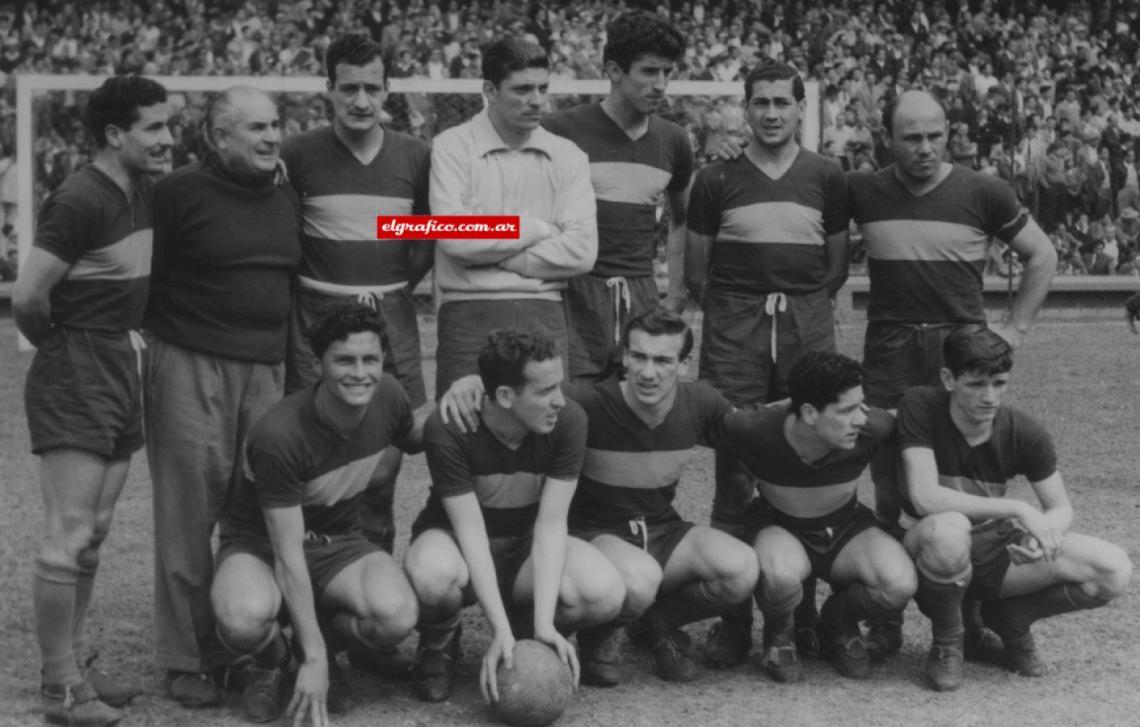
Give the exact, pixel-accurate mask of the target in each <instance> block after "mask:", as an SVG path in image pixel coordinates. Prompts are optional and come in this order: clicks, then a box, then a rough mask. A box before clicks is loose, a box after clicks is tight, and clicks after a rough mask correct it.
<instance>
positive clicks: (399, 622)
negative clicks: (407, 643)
mask: <svg viewBox="0 0 1140 727" xmlns="http://www.w3.org/2000/svg"><path fill="white" fill-rule="evenodd" d="M419 617H420V604H419V601H418V600H417V599H416V594H415V593H414V592H413V591H412V589H411V588H407V587H404V588H386V589H384V591H382V592H379V593H370V594H369V595H368V613H367V614H365V618H366V619H368V620H369V621H372V622H374V623H376V624H377V625H378V626H380V627H381V628H382V629H383V630H384V631H386V632H388V633H393V634H395V633H400V634H404V635H407V634H409V633H411V631H412V629H414V628H415V626H416V621H418V620H419Z"/></svg>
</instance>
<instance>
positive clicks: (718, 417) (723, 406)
mask: <svg viewBox="0 0 1140 727" xmlns="http://www.w3.org/2000/svg"><path fill="white" fill-rule="evenodd" d="M692 387H693V388H692V391H693V396H694V397H695V398H696V400H697V411H698V412H699V413H700V437H699V439H698V442H699V443H700V444H703V445H704V446H706V447H714V446H715V445H714V444H713V442H714V441H716V439H717V436H718V434H719V432H720V429H721V427H722V426H723V424H724V420H725V418H726V417H727V416H728V415H729V414H730V413H732V411H733V406H732V404H730V403H728V399H726V398H725V397H724V394H722V393H720V392H719V391H717V390H716V389H714V388H713V387H712V386H711V385H710V384H709V383H708V382H706V381H696V382H694V383H693V384H692Z"/></svg>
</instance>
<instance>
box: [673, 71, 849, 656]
mask: <svg viewBox="0 0 1140 727" xmlns="http://www.w3.org/2000/svg"><path fill="white" fill-rule="evenodd" d="M744 96H745V106H746V117H747V119H748V124H749V126H750V127H751V128H752V135H753V137H754V138H755V143H753V144H749V145H748V147H746V149H745V150H744V153H743V154H742V155H740V156H738V157H737V158H736V159H733V160H731V161H723V162H717V163H715V164H712V165H709V166H707V167H705V168H704V169H702V170H701V171H700V172H699V173H698V174H697V178H696V181H694V183H693V191H692V195H691V197H690V203H689V242H688V246H687V250H686V256H685V257H686V259H685V276H686V278H687V281H688V284H689V289H690V291H691V292H692V295H693V296H694V297H695V298H696V299H697V300H700V301H701V309H702V310H703V311H704V321H705V323H704V330H703V338H702V341H701V362H700V377H701V378H702V379H704V380H705V381H708V382H709V383H711V384H712V385H713V386H715V387H716V388H717V389H718V390H719V391H720V392H721V393H723V394H724V395H725V396H727V397H728V399H729V401H731V402H732V403H733V404H734V405H736V406H742V407H743V406H755V405H758V404H764V403H766V402H770V401H775V400H777V399H781V398H784V397H785V396H786V395H787V374H786V371H787V369H788V366H789V365H790V364H792V363H793V362H794V361H795V360H796V359H797V358H799V356H800V355H801V354H803V353H804V352H805V351H834V350H835V317H834V314H833V312H832V310H833V309H832V303H831V299H832V298H833V297H834V296H835V293H836V292H837V291H838V290H839V288H840V287H842V285H843V282H844V281H845V280H846V279H847V228H848V224H849V222H850V219H849V216H848V210H847V185H846V181H845V180H844V178H843V172H842V171H841V170H840V169H839V168H838V167H837V166H836V165H834V164H832V163H831V162H829V161H828V160H827V159H825V158H824V157H822V156H820V155H818V154H815V153H813V152H810V151H808V150H806V149H803V148H801V147H800V145H799V144H798V143H797V141H796V135H797V133H798V132H799V126H800V119H801V118H802V116H803V112H804V84H803V80H802V79H801V78H800V76H799V73H798V72H797V71H796V70H795V69H794V68H792V67H791V66H788V65H784V64H778V63H766V64H762V65H760V66H758V67H756V68H755V69H753V70H752V71H751V72H750V73H749V74H748V77H747V78H746V79H745V82H744ZM781 366H782V367H783V368H782V370H781ZM754 487H755V485H754V481H753V478H752V477H751V476H750V475H749V473H748V472H747V471H745V470H744V468H743V467H742V465H741V464H740V462H739V461H737V460H734V459H732V458H731V457H728V456H727V455H726V454H724V453H722V452H718V453H717V458H716V496H715V498H714V500H713V510H712V522H713V523H714V525H716V526H717V527H722V528H724V529H726V530H728V531H730V532H733V531H736V532H738V533H739V534H743V533H742V532H741V531H740V526H741V518H742V517H743V515H744V510H745V507H746V505H747V504H748V501H749V500H750V499H751V497H752V493H753V491H754ZM813 580H814V579H813ZM814 593H815V591H814V588H809V589H808V592H807V593H806V594H805V600H807V601H809V602H810V603H809V604H808V605H810V606H812V608H811V609H810V610H811V613H813V614H814ZM801 625H803V626H811V625H813V624H810V623H804V624H801ZM751 626H752V610H751V605H749V604H747V603H746V604H744V605H743V606H742V610H741V611H740V612H739V613H734V614H732V615H731V616H730V617H729V618H727V619H725V621H724V622H723V623H722V624H721V625H720V626H719V627H718V629H717V631H715V632H714V638H713V639H712V641H711V642H710V644H709V650H708V654H707V658H708V661H709V662H710V663H711V664H713V665H715V666H731V665H734V664H738V663H740V662H742V661H744V659H745V657H746V656H747V655H748V650H749V649H750V648H751V643H752V637H751V634H752V628H751Z"/></svg>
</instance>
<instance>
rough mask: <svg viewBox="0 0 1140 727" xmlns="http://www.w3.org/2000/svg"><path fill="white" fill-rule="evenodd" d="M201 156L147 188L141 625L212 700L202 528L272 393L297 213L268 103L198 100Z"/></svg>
mask: <svg viewBox="0 0 1140 727" xmlns="http://www.w3.org/2000/svg"><path fill="white" fill-rule="evenodd" d="M207 136H208V138H209V141H210V144H211V146H212V151H211V152H210V153H209V154H208V155H207V156H206V158H205V159H204V160H203V161H201V162H199V163H196V164H193V165H191V166H188V167H183V168H182V169H179V170H177V171H175V172H174V173H173V174H171V175H169V176H168V177H166V178H165V179H163V180H161V181H160V182H159V183H158V184H157V185H156V187H155V193H154V218H155V226H154V228H155V229H154V260H153V267H152V278H151V280H152V288H151V297H150V302H149V306H148V310H147V316H146V328H147V330H148V331H149V334H150V335H149V339H148V346H149V350H148V360H147V366H146V371H145V372H144V379H145V388H146V404H145V407H146V410H145V422H146V442H147V459H148V460H149V462H150V473H151V480H152V481H153V483H154V519H155V523H154V531H155V571H156V577H155V632H156V658H157V663H158V666H159V667H160V668H162V669H165V670H166V672H167V678H166V687H167V692H168V693H169V694H170V696H171V697H173V698H174V699H175V700H177V701H178V702H179V703H181V704H183V705H184V706H188V707H202V706H210V705H214V704H219V703H220V702H221V699H222V694H221V691H220V689H219V688H218V687H217V686H215V685H214V684H213V683H211V682H210V681H209V680H208V679H206V678H205V676H204V674H205V672H206V671H207V669H208V668H209V667H210V666H211V665H210V664H208V663H206V662H205V660H204V659H203V657H204V655H205V654H204V652H205V648H204V646H205V644H207V643H208V642H209V640H210V639H211V637H212V635H213V633H214V622H213V615H212V612H211V609H210V600H209V592H210V579H211V575H212V573H213V568H214V563H213V554H212V551H211V548H210V535H211V533H212V532H213V529H214V525H215V524H216V523H217V521H218V519H219V517H220V515H221V509H222V506H223V505H224V503H225V502H226V498H227V495H228V493H229V491H230V488H231V486H232V484H233V483H234V482H235V481H236V480H237V479H238V478H240V476H241V472H242V463H241V461H240V447H241V444H242V442H243V441H244V439H245V437H246V433H247V431H248V430H249V427H250V426H251V425H252V424H253V423H254V422H255V421H256V420H257V418H258V416H259V415H260V414H261V413H262V412H264V411H265V409H266V408H267V407H268V406H269V405H270V404H272V403H274V402H276V401H277V400H279V399H280V398H281V396H282V391H283V384H284V366H283V361H284V358H285V344H286V330H287V321H288V313H289V299H290V298H289V289H290V280H291V277H292V275H293V273H294V271H295V269H296V267H297V264H298V262H299V260H300V256H301V249H300V241H299V234H300V222H299V220H300V208H299V204H298V202H297V197H296V194H295V193H294V192H293V190H292V188H291V187H289V186H288V185H287V184H284V180H283V179H282V178H281V176H282V175H280V174H279V173H278V166H279V165H278V148H279V146H280V143H281V130H280V121H279V119H278V115H277V108H276V106H275V105H274V103H273V101H272V100H271V99H270V98H269V97H268V96H266V95H265V94H264V93H261V92H260V91H257V90H254V89H251V88H246V87H240V86H236V87H233V88H230V89H227V90H226V91H223V92H221V93H219V94H218V95H217V96H216V97H215V98H214V99H212V100H211V102H210V104H209V106H208V107H207Z"/></svg>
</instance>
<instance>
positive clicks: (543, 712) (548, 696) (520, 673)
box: [493, 639, 574, 727]
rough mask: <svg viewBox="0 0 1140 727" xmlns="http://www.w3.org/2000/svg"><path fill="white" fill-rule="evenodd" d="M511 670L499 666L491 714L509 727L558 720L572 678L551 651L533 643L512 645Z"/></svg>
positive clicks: (530, 726)
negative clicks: (497, 690)
mask: <svg viewBox="0 0 1140 727" xmlns="http://www.w3.org/2000/svg"><path fill="white" fill-rule="evenodd" d="M514 654H515V659H514V663H515V665H514V668H513V669H507V668H506V667H505V666H503V665H502V663H500V664H499V671H498V674H497V677H498V683H499V700H498V701H497V702H495V703H494V705H493V706H494V710H495V714H496V715H497V716H498V718H499V719H500V720H502V721H503V722H505V723H507V724H509V725H512V727H545V726H546V725H548V724H550V723H551V722H553V721H554V720H556V719H558V718H559V717H561V716H562V713H563V712H564V711H566V705H568V704H569V703H570V695H571V694H572V693H573V691H574V676H573V674H571V672H570V667H569V665H567V664H563V663H562V660H561V659H559V658H558V654H557V653H556V652H555V651H554V649H552V648H550V647H549V646H547V645H546V644H543V643H541V642H539V641H535V640H533V639H523V640H522V641H518V642H515V652H514Z"/></svg>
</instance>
